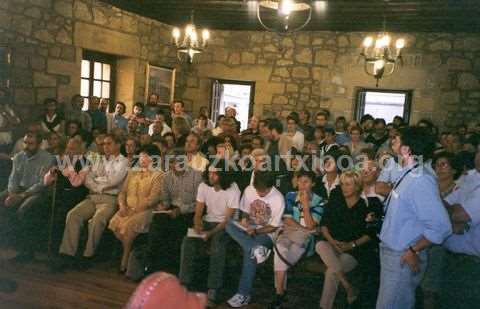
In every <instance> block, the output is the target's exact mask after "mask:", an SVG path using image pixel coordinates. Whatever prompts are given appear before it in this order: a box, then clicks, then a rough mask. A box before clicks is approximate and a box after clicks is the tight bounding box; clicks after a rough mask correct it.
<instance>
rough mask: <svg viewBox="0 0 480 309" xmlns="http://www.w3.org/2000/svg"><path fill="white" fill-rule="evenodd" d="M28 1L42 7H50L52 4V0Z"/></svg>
mask: <svg viewBox="0 0 480 309" xmlns="http://www.w3.org/2000/svg"><path fill="white" fill-rule="evenodd" d="M30 3H31V4H32V5H36V6H40V7H42V8H50V6H51V5H52V0H30Z"/></svg>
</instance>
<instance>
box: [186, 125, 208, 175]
mask: <svg viewBox="0 0 480 309" xmlns="http://www.w3.org/2000/svg"><path fill="white" fill-rule="evenodd" d="M200 143H201V138H200V136H199V135H198V134H197V133H193V132H192V133H190V134H189V135H188V136H187V139H186V142H185V152H186V154H187V162H188V166H190V167H191V168H192V169H194V170H196V171H199V172H203V171H205V169H206V167H207V165H208V160H207V159H206V158H205V157H204V156H203V155H201V154H200V153H199V152H198V150H199V149H200Z"/></svg>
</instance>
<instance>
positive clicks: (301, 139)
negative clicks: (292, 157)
mask: <svg viewBox="0 0 480 309" xmlns="http://www.w3.org/2000/svg"><path fill="white" fill-rule="evenodd" d="M291 139H292V147H295V148H297V150H298V151H300V152H303V145H304V143H305V136H304V135H303V133H302V132H300V131H297V132H295V135H294V136H292V137H291Z"/></svg>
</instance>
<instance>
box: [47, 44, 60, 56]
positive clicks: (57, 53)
mask: <svg viewBox="0 0 480 309" xmlns="http://www.w3.org/2000/svg"><path fill="white" fill-rule="evenodd" d="M61 52H62V49H61V48H60V47H59V46H52V47H50V48H49V49H48V55H49V56H50V57H56V58H58V57H60V54H61Z"/></svg>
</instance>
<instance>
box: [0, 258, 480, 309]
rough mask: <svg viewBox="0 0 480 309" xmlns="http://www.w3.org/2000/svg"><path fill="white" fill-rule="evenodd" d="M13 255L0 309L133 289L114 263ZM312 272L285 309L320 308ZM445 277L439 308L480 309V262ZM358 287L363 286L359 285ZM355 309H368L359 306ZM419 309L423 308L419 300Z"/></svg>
mask: <svg viewBox="0 0 480 309" xmlns="http://www.w3.org/2000/svg"><path fill="white" fill-rule="evenodd" d="M12 256H14V252H13V251H11V250H1V249H0V278H5V277H6V278H10V279H14V280H16V281H17V283H18V289H17V291H16V292H15V293H12V294H5V293H1V292H0V309H10V308H12V309H13V308H15V309H27V308H35V309H36V308H50V309H52V308H59V309H69V308H75V309H77V308H81V309H83V308H85V309H97V308H98V309H115V308H123V306H124V305H125V303H126V302H127V300H128V299H129V297H130V295H131V293H132V292H133V291H134V290H135V287H136V285H137V284H136V283H133V282H131V281H129V280H127V279H126V278H124V277H123V276H122V275H119V274H118V273H117V270H116V267H117V262H115V261H110V262H102V263H99V264H96V265H95V266H94V267H93V268H92V269H89V270H86V271H82V272H79V271H71V272H67V273H61V274H53V273H51V272H49V270H48V267H47V265H46V262H45V261H46V258H45V256H43V257H42V256H37V258H38V260H37V261H35V262H34V263H30V264H26V265H14V264H10V263H7V262H6V260H7V259H8V258H9V257H12ZM239 267H240V265H239V264H237V262H233V263H232V262H230V263H228V269H227V271H226V276H225V287H224V289H223V290H222V291H221V293H220V295H219V297H220V301H221V302H222V303H223V304H221V305H220V306H218V307H217V308H222V309H223V308H229V307H228V306H227V305H225V301H226V300H227V299H228V298H229V297H230V296H232V295H233V294H234V292H235V289H236V286H237V284H238V275H239ZM271 269H272V266H271V264H270V265H268V262H267V264H266V265H263V266H260V267H259V269H258V272H257V278H256V281H255V291H254V299H253V301H254V303H252V304H251V305H250V306H248V307H246V308H249V309H263V308H267V306H268V304H269V302H270V301H271V299H272V293H273V287H272V282H273V277H272V276H273V274H272V271H271ZM306 269H309V271H306ZM312 270H316V271H317V272H318V270H319V268H318V264H317V263H306V264H304V265H303V266H300V268H299V269H296V270H295V271H294V273H293V274H292V275H291V276H290V280H289V302H288V306H287V308H295V309H309V308H312V309H313V308H318V301H319V299H320V293H321V287H322V281H323V278H322V275H321V274H319V273H316V272H312ZM445 273H446V275H445V277H444V286H443V288H442V292H441V296H440V298H441V299H440V303H439V306H438V308H440V309H447V308H448V309H449V308H455V309H473V308H480V305H479V304H480V263H479V262H478V261H477V262H474V261H472V260H471V259H468V258H465V257H462V256H455V255H450V256H449V257H448V259H447V265H446V267H445ZM357 284H358V286H359V287H361V283H357ZM344 304H345V296H344V293H343V291H342V290H341V289H339V295H338V297H337V300H336V304H335V308H337V309H340V308H345V305H344ZM359 308H362V309H364V308H369V307H368V306H366V305H365V304H363V306H360V307H359ZM417 308H419V309H421V308H422V306H421V302H420V303H419V304H418V305H417ZM179 309H182V308H179Z"/></svg>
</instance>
